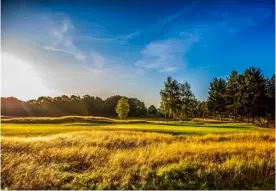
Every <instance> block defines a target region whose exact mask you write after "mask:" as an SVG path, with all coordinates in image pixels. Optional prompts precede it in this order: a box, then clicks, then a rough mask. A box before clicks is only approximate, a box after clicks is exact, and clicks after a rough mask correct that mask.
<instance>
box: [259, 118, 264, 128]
mask: <svg viewBox="0 0 276 191" xmlns="http://www.w3.org/2000/svg"><path fill="white" fill-rule="evenodd" d="M262 126H263V124H262V119H261V117H260V127H262Z"/></svg>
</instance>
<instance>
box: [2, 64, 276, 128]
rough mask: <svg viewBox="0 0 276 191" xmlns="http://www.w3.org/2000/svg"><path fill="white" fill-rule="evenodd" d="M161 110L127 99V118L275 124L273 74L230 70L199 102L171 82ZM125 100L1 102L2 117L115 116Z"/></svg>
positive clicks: (86, 98)
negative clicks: (161, 117)
mask: <svg viewBox="0 0 276 191" xmlns="http://www.w3.org/2000/svg"><path fill="white" fill-rule="evenodd" d="M160 95H161V100H162V101H161V104H160V107H159V108H158V109H156V108H155V106H153V105H151V106H150V107H149V108H146V106H145V104H144V102H142V101H141V100H139V99H138V98H127V97H125V98H126V99H127V100H128V103H129V107H130V110H129V113H128V116H129V117H145V116H163V117H165V118H166V119H167V120H171V119H172V120H188V119H189V118H192V117H211V116H212V117H219V118H220V119H221V120H223V118H225V117H228V118H229V117H230V118H231V119H232V120H233V121H244V119H246V120H247V121H248V122H249V120H250V119H251V120H252V122H253V123H254V120H255V119H257V120H258V121H259V122H260V124H262V119H264V120H271V119H274V116H275V75H273V76H272V77H270V78H265V77H264V75H263V74H262V71H261V70H260V69H258V68H254V67H250V68H247V69H246V70H245V71H244V72H243V73H238V72H237V71H232V72H231V73H230V75H229V76H228V77H227V78H226V80H225V79H222V78H214V79H213V80H212V82H211V83H210V87H209V91H208V98H207V100H206V101H201V100H198V99H197V98H196V97H195V95H194V94H193V92H192V90H191V86H190V84H189V83H188V82H184V83H183V84H181V83H179V82H177V81H176V80H174V79H172V78H171V77H168V78H167V80H166V81H165V83H164V89H163V90H161V92H160ZM121 97H122V96H120V95H115V96H111V97H109V98H107V99H105V100H103V99H101V98H100V97H94V96H90V95H84V96H82V97H80V96H75V95H71V96H66V95H62V96H58V97H45V96H41V97H39V98H37V99H33V100H29V101H26V102H24V101H21V100H18V99H17V98H14V97H6V98H1V115H4V116H49V117H51V116H65V115H81V116H90V115H91V116H106V117H115V116H117V114H116V111H115V108H116V105H117V103H118V100H120V98H121Z"/></svg>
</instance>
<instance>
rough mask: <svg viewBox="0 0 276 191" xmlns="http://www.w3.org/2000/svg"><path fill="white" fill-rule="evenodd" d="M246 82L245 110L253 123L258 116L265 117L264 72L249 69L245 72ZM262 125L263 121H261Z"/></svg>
mask: <svg viewBox="0 0 276 191" xmlns="http://www.w3.org/2000/svg"><path fill="white" fill-rule="evenodd" d="M244 82H245V90H246V91H245V93H244V99H245V100H246V101H245V103H246V104H245V109H246V112H247V115H248V118H249V117H252V123H254V118H255V117H256V116H258V117H259V118H260V117H263V116H265V79H264V76H263V74H262V71H261V70H260V69H258V68H254V67H249V68H247V69H246V70H245V72H244ZM260 123H261V119H260Z"/></svg>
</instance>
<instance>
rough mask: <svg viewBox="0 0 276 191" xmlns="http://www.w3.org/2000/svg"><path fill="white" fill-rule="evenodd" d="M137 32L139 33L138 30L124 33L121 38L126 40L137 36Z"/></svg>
mask: <svg viewBox="0 0 276 191" xmlns="http://www.w3.org/2000/svg"><path fill="white" fill-rule="evenodd" d="M139 34H140V31H135V32H133V33H130V34H128V35H126V36H125V37H123V39H124V40H126V41H127V40H130V39H132V38H133V37H135V36H138V35H139Z"/></svg>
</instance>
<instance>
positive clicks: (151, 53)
mask: <svg viewBox="0 0 276 191" xmlns="http://www.w3.org/2000/svg"><path fill="white" fill-rule="evenodd" d="M180 37H181V38H179V39H167V40H164V41H155V42H151V43H149V44H148V45H147V46H146V47H145V48H144V49H143V50H142V51H141V56H142V58H141V59H140V60H138V61H136V62H135V64H134V65H135V66H136V67H138V68H144V69H147V70H155V71H158V72H172V71H176V70H177V69H179V68H180V66H182V67H183V66H185V64H186V63H185V58H184V57H185V54H186V53H187V52H188V51H189V49H190V47H191V46H192V44H194V43H195V42H197V41H198V40H199V38H198V36H196V35H193V34H191V33H187V32H182V33H180Z"/></svg>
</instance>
